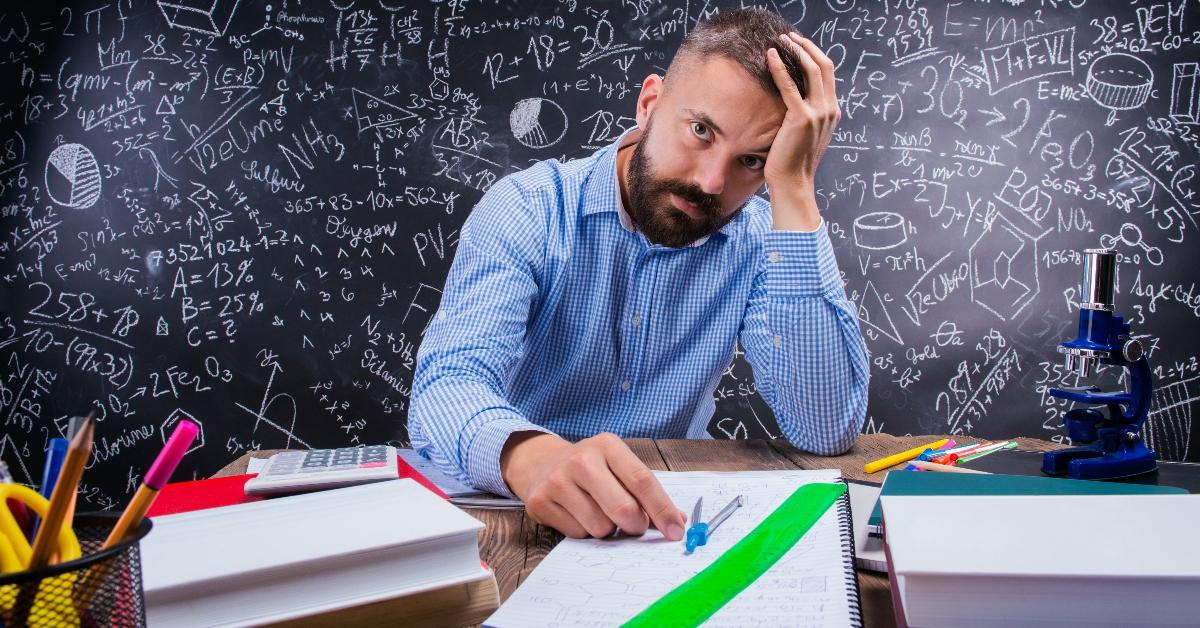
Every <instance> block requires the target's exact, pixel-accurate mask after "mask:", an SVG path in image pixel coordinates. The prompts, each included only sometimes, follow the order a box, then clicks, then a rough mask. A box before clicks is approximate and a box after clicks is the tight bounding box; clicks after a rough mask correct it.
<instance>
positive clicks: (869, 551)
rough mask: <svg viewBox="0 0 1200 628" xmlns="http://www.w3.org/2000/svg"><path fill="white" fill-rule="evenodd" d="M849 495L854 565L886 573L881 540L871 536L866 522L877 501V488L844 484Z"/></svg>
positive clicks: (850, 483)
mask: <svg viewBox="0 0 1200 628" xmlns="http://www.w3.org/2000/svg"><path fill="white" fill-rule="evenodd" d="M846 488H847V489H849V491H848V492H849V493H850V513H851V519H853V521H854V564H855V565H857V566H858V567H859V568H860V569H868V570H870V571H880V572H883V573H887V557H886V556H885V555H884V553H883V538H882V537H879V536H874V535H872V534H871V532H870V529H869V526H867V520H868V519H870V518H871V511H873V510H875V502H877V501H879V491H880V488H881V487H879V486H876V485H874V484H860V483H858V482H846Z"/></svg>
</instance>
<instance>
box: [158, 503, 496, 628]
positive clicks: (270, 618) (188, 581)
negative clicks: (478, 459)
mask: <svg viewBox="0 0 1200 628" xmlns="http://www.w3.org/2000/svg"><path fill="white" fill-rule="evenodd" d="M482 528H483V524H482V523H480V522H479V521H478V520H476V519H474V518H473V517H471V516H469V515H467V514H465V513H463V512H462V511H461V510H459V509H458V508H455V507H454V506H453V505H451V504H449V503H448V502H446V500H445V499H442V498H441V497H438V496H437V495H434V494H433V493H432V492H430V491H429V490H427V489H426V488H424V487H422V486H421V485H419V484H418V483H416V482H415V481H413V480H409V479H398V480H389V481H385V482H377V483H373V484H364V485H360V486H354V487H349V488H342V489H334V490H327V491H320V492H316V493H309V494H305V495H294V496H289V497H281V498H275V499H269V500H262V501H255V502H250V503H243V504H237V505H233V506H225V507H220V508H210V509H205V510H198V511H195V512H186V513H182V514H173V515H165V516H159V517H156V518H155V519H154V529H153V531H152V532H151V533H150V534H149V535H148V536H147V537H146V538H145V539H144V540H143V541H142V543H141V552H142V567H143V579H144V589H145V600H146V616H147V621H148V623H149V625H152V626H231V625H248V624H254V625H262V624H284V625H334V624H338V625H353V626H373V625H378V626H385V625H386V626H394V625H430V624H437V625H451V624H453V625H463V624H472V623H478V622H480V621H482V620H483V619H484V618H486V617H487V616H488V615H489V614H490V613H491V612H492V611H494V610H495V609H496V608H497V606H498V605H499V597H498V593H497V589H496V582H495V577H494V576H493V575H492V573H491V571H490V570H489V569H487V567H486V566H485V565H483V563H481V562H480V560H479V549H478V545H477V542H476V536H477V533H478V531H479V530H480V529H482Z"/></svg>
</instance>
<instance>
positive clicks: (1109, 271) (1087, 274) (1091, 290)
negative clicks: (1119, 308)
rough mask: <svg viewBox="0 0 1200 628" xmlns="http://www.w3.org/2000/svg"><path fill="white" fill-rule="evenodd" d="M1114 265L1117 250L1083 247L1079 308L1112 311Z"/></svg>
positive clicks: (1115, 263)
mask: <svg viewBox="0 0 1200 628" xmlns="http://www.w3.org/2000/svg"><path fill="white" fill-rule="evenodd" d="M1116 265H1117V252H1116V251H1114V250H1113V249H1084V251H1083V282H1082V283H1081V284H1080V299H1079V307H1080V308H1084V309H1089V310H1103V311H1105V312H1111V311H1112V309H1113V283H1114V281H1113V280H1114V278H1115V276H1116V275H1115V273H1116Z"/></svg>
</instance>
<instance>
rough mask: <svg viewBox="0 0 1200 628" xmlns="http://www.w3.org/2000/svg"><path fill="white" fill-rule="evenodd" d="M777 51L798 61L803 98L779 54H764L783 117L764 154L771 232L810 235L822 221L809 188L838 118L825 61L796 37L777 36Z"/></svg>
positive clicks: (829, 66) (808, 43)
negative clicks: (782, 49)
mask: <svg viewBox="0 0 1200 628" xmlns="http://www.w3.org/2000/svg"><path fill="white" fill-rule="evenodd" d="M779 46H780V47H787V49H789V50H790V51H791V52H792V53H793V54H794V55H795V56H796V58H798V59H799V61H800V67H801V69H802V70H803V72H804V82H805V86H806V88H807V92H808V93H807V94H806V95H804V96H801V95H800V90H799V88H798V87H797V86H796V82H795V81H794V80H793V79H792V77H791V76H790V75H789V74H788V71H787V66H785V65H784V63H783V60H782V59H780V57H779V52H778V50H776V49H775V48H771V49H770V50H768V51H767V65H768V67H770V68H771V76H772V77H773V78H774V79H775V85H776V86H777V87H778V88H779V92H780V94H782V96H783V103H784V105H785V106H786V107H787V113H786V114H784V117H783V124H782V125H781V126H780V127H779V133H777V134H776V135H775V141H774V142H773V143H772V144H771V151H770V152H769V153H768V154H767V163H766V165H765V166H764V173H763V176H764V177H765V178H766V181H767V187H768V189H769V190H770V193H771V207H772V216H773V218H774V227H775V229H780V230H801V231H810V230H812V229H815V228H816V227H817V226H818V225H819V224H820V221H821V217H820V214H819V213H818V210H817V201H816V187H815V183H814V182H815V180H816V173H817V166H818V165H819V164H820V163H821V157H822V156H823V155H824V154H825V149H826V148H828V147H829V140H830V138H831V137H832V136H833V130H834V129H835V128H837V124H838V120H840V119H841V117H842V113H841V110H840V109H839V108H838V103H837V93H836V90H835V85H834V80H833V62H832V61H830V60H829V57H827V56H825V53H823V52H821V49H820V48H818V47H817V45H816V44H814V43H813V42H811V41H809V40H808V39H805V38H803V37H801V36H800V35H799V34H797V33H788V34H786V35H780V36H779Z"/></svg>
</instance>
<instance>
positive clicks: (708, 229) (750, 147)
mask: <svg viewBox="0 0 1200 628" xmlns="http://www.w3.org/2000/svg"><path fill="white" fill-rule="evenodd" d="M656 88H657V91H655V90H656ZM661 88H662V83H661V81H658V82H654V81H651V80H650V79H648V80H647V82H646V83H645V84H644V85H643V90H642V95H641V96H640V97H639V99H638V124H639V126H641V127H642V128H643V133H642V137H641V139H640V140H639V141H638V144H637V145H636V146H635V147H634V148H633V152H632V154H631V155H630V157H629V160H628V168H627V171H626V181H625V184H626V194H627V197H626V200H627V201H628V204H627V208H628V211H629V215H630V216H631V217H632V218H633V220H634V222H636V223H637V226H638V229H639V230H640V231H641V232H642V233H643V234H644V235H645V236H646V238H647V239H648V240H650V241H651V242H654V243H656V244H661V245H664V246H670V247H681V246H686V245H688V244H690V243H691V242H694V241H695V240H697V239H699V238H702V237H704V236H706V235H710V234H712V233H714V232H715V231H717V230H718V229H720V228H721V227H723V226H725V224H726V223H728V222H729V221H730V220H732V219H733V217H734V216H736V215H737V212H738V210H740V209H741V208H742V206H743V205H745V204H746V201H747V200H749V198H750V196H751V195H753V194H754V193H755V192H756V191H758V189H759V188H760V187H761V186H762V184H763V166H764V165H765V164H766V159H767V152H768V151H769V150H770V148H771V142H772V141H773V140H774V139H775V134H776V133H777V132H778V131H779V126H780V124H782V122H783V114H784V112H785V107H784V104H783V101H782V99H780V98H779V97H778V96H774V95H772V94H769V93H767V92H766V91H765V90H763V89H762V87H760V86H759V85H758V83H756V82H755V81H754V80H753V79H752V78H751V77H750V75H749V74H748V73H747V72H746V71H745V70H744V69H742V67H741V66H739V65H737V64H736V63H734V62H733V61H730V60H728V59H725V58H723V57H716V58H712V59H709V60H707V61H701V60H698V61H694V62H692V63H691V64H689V65H687V66H684V72H683V73H682V74H681V75H679V76H675V77H673V78H672V82H671V88H670V89H669V90H667V91H666V92H663V91H661Z"/></svg>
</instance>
